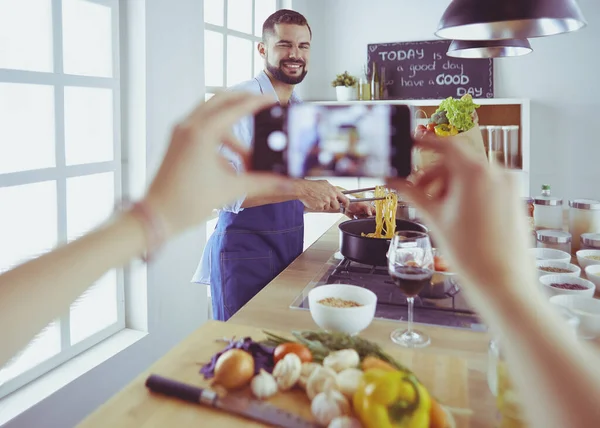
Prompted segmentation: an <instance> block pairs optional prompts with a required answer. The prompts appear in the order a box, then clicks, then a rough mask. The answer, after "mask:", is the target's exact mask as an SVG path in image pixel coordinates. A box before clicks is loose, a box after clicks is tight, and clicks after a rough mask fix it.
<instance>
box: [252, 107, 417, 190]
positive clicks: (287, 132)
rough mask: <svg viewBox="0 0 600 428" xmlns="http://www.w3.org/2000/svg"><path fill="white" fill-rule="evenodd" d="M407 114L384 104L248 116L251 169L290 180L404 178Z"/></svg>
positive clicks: (408, 160) (409, 162) (408, 134)
mask: <svg viewBox="0 0 600 428" xmlns="http://www.w3.org/2000/svg"><path fill="white" fill-rule="evenodd" d="M411 129H412V126H411V114H410V109H409V107H408V106H407V105H398V104H384V103H362V102H361V103H353V104H334V105H328V104H315V103H302V104H295V105H292V106H289V107H283V106H280V105H276V106H272V107H269V108H267V109H264V110H262V111H260V112H259V113H257V114H256V115H255V116H254V141H253V146H252V162H251V163H252V169H253V170H255V171H270V172H276V173H279V174H283V175H287V176H290V177H297V178H304V177H376V178H382V177H407V176H408V175H409V174H410V173H411V168H412V158H411V154H412V146H413V140H412V137H411Z"/></svg>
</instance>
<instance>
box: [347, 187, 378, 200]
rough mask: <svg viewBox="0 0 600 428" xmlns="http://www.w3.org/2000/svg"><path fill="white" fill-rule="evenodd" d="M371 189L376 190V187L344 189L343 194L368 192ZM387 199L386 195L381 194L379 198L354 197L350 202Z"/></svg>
mask: <svg viewBox="0 0 600 428" xmlns="http://www.w3.org/2000/svg"><path fill="white" fill-rule="evenodd" d="M370 190H375V187H365V188H363V189H355V190H344V191H343V192H342V194H344V195H352V194H354V193H361V192H368V191H370ZM384 199H385V196H381V197H379V198H354V199H350V203H353V202H372V201H382V200H384Z"/></svg>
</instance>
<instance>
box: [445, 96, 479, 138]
mask: <svg viewBox="0 0 600 428" xmlns="http://www.w3.org/2000/svg"><path fill="white" fill-rule="evenodd" d="M479 107H480V106H479V105H477V104H475V103H474V102H473V97H471V95H469V94H466V95H464V96H463V97H462V98H460V99H454V98H452V97H448V98H446V99H445V100H444V101H442V102H441V103H440V106H439V107H438V109H437V110H436V111H435V112H436V113H438V112H441V111H445V112H446V117H447V118H448V121H449V122H450V124H451V125H454V126H455V127H456V128H457V129H458V130H459V131H460V132H466V131H468V130H469V129H471V128H473V127H474V126H475V122H473V113H474V112H475V109H478V108H479Z"/></svg>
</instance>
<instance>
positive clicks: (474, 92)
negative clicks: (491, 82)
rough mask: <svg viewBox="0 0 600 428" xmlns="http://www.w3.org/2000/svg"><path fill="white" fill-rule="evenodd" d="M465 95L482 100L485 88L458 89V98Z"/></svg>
mask: <svg viewBox="0 0 600 428" xmlns="http://www.w3.org/2000/svg"><path fill="white" fill-rule="evenodd" d="M465 94H470V95H471V96H472V97H473V98H481V96H482V95H483V88H456V96H458V97H462V96H463V95H465Z"/></svg>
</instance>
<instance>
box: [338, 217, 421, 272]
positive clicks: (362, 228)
mask: <svg viewBox="0 0 600 428" xmlns="http://www.w3.org/2000/svg"><path fill="white" fill-rule="evenodd" d="M338 227H339V229H340V252H341V253H342V255H343V256H344V257H346V258H347V259H350V260H352V261H354V262H358V263H363V264H366V265H370V266H387V256H386V254H387V251H388V248H389V247H390V241H391V240H390V239H384V238H367V237H366V236H361V233H373V232H375V218H374V217H372V218H365V219H358V220H348V221H345V222H344V223H342V224H340V225H339V226H338ZM396 230H414V231H417V232H425V233H428V230H427V228H426V227H425V226H423V225H422V224H419V223H415V222H413V221H407V220H398V219H397V220H396Z"/></svg>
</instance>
